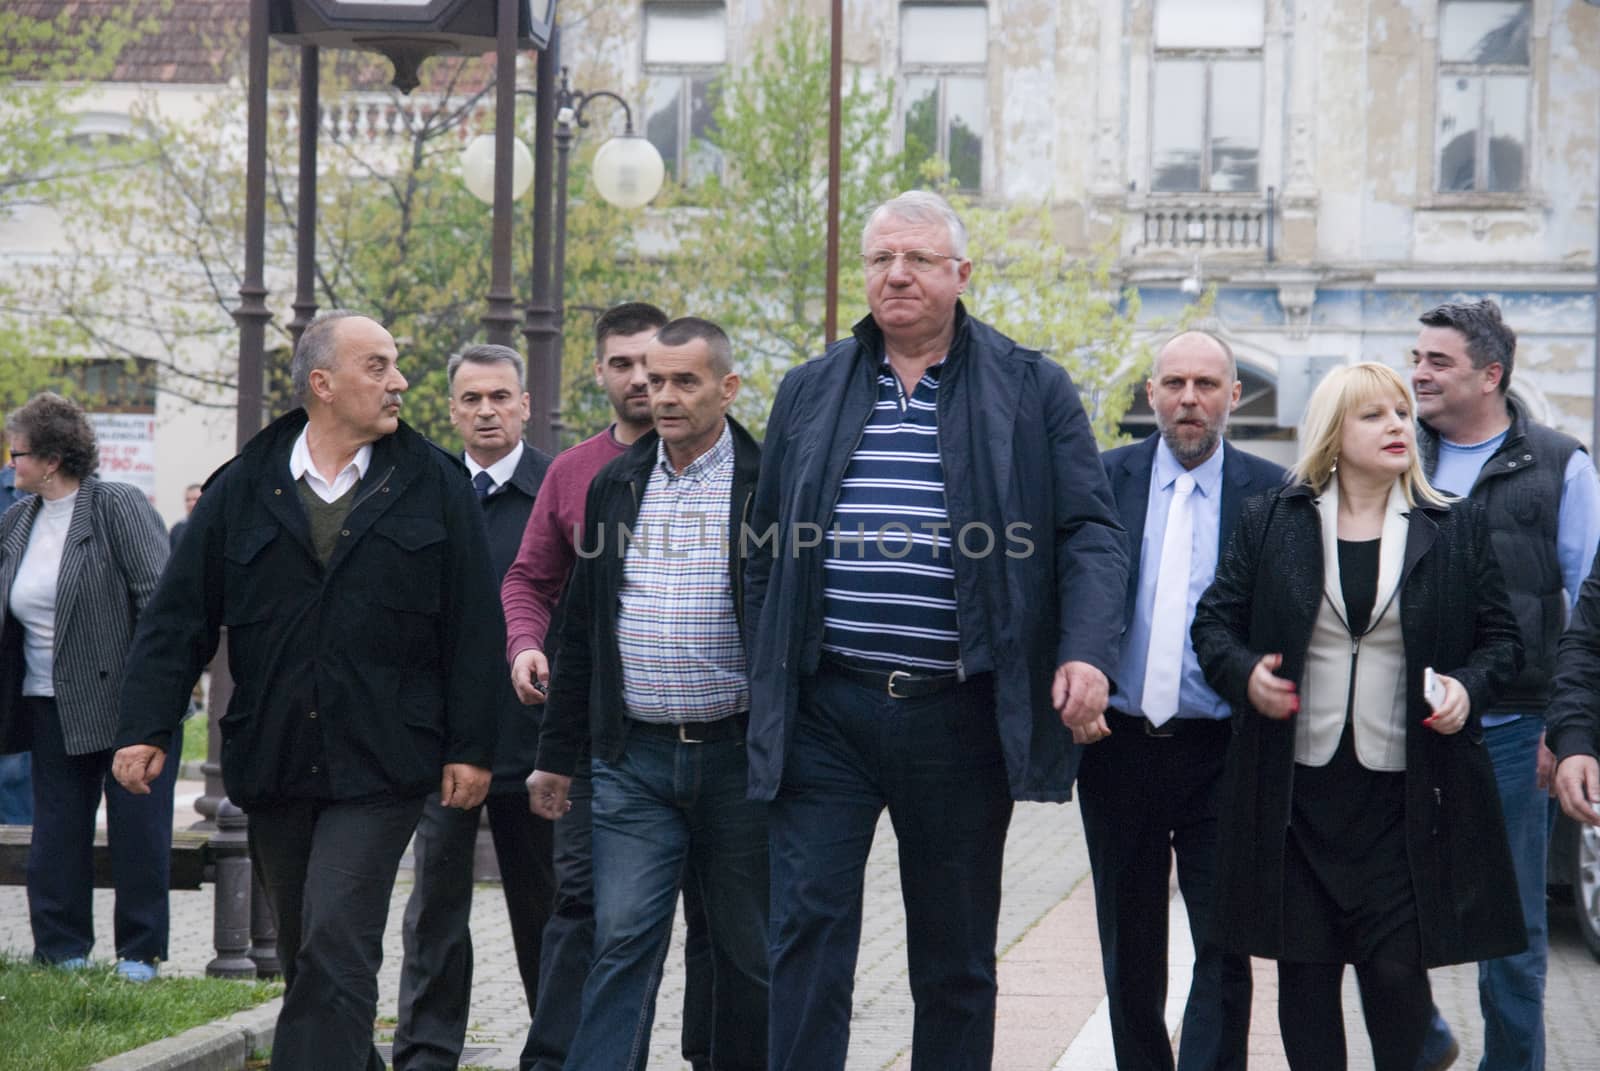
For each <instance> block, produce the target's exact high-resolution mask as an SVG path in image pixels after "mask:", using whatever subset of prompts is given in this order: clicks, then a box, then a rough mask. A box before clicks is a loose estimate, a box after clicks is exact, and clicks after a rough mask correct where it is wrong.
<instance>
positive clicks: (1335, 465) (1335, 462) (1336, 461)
mask: <svg viewBox="0 0 1600 1071" xmlns="http://www.w3.org/2000/svg"><path fill="white" fill-rule="evenodd" d="M1328 471H1329V472H1338V471H1339V455H1338V454H1334V455H1333V467H1332V468H1330V469H1329V470H1328Z"/></svg>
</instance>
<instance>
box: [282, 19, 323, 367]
mask: <svg viewBox="0 0 1600 1071" xmlns="http://www.w3.org/2000/svg"><path fill="white" fill-rule="evenodd" d="M318 56H319V53H318V52H317V49H316V48H315V47H313V46H307V47H305V48H302V49H301V50H300V193H299V198H300V203H299V204H298V205H296V206H295V210H296V211H295V235H294V248H295V290H294V319H292V320H290V321H289V334H290V335H291V336H293V338H294V340H295V341H296V342H299V341H300V336H301V334H302V333H304V332H305V329H306V328H307V327H308V326H309V325H310V324H311V321H312V320H314V319H315V318H316V315H317V135H318V134H320V133H321V132H322V104H321V102H320V101H319V100H318V93H319V88H318V76H319V71H318Z"/></svg>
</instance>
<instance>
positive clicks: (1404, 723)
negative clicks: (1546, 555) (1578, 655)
mask: <svg viewBox="0 0 1600 1071" xmlns="http://www.w3.org/2000/svg"><path fill="white" fill-rule="evenodd" d="M1301 441H1302V442H1303V443H1304V445H1305V449H1306V453H1305V456H1304V457H1303V458H1302V459H1301V461H1300V463H1299V464H1298V465H1296V466H1295V468H1294V470H1293V472H1292V477H1293V478H1292V480H1291V482H1290V485H1289V486H1288V487H1286V488H1284V489H1283V490H1281V491H1275V492H1272V493H1271V494H1268V495H1264V496H1261V497H1258V498H1255V499H1252V500H1251V501H1250V502H1248V503H1246V505H1245V508H1244V513H1243V515H1242V516H1241V518H1240V521H1239V526H1238V528H1237V529H1236V531H1235V534H1234V538H1233V541H1232V543H1231V544H1230V546H1229V548H1228V550H1227V552H1226V553H1225V554H1224V556H1223V560H1222V562H1221V563H1220V564H1219V566H1218V569H1217V577H1216V581H1215V583H1214V584H1213V585H1212V586H1211V588H1210V589H1209V590H1208V591H1207V592H1206V594H1205V595H1204V597H1203V598H1202V599H1201V601H1200V605H1199V609H1198V611H1197V613H1196V615H1195V621H1194V628H1193V638H1194V646H1195V653H1196V654H1197V655H1198V656H1199V659H1200V665H1201V667H1202V668H1203V669H1204V670H1205V673H1206V678H1207V680H1208V681H1209V682H1210V683H1211V685H1212V687H1214V688H1215V689H1216V690H1217V691H1218V693H1220V694H1221V695H1222V696H1223V697H1224V698H1225V699H1227V700H1228V701H1229V702H1230V703H1231V704H1232V706H1233V709H1234V719H1235V732H1234V735H1233V738H1232V741H1231V744H1230V750H1229V754H1228V765H1227V772H1226V774H1225V775H1224V781H1223V790H1222V809H1221V821H1222V834H1221V838H1220V844H1219V848H1218V873H1217V880H1218V890H1217V895H1216V898H1215V903H1216V904H1217V918H1216V936H1217V939H1218V940H1219V943H1221V944H1222V945H1223V947H1224V948H1226V949H1227V950H1229V951H1235V952H1241V953H1248V954H1251V955H1256V956H1262V957H1266V958H1270V959H1276V960H1278V979H1279V998H1278V999H1279V1004H1278V1007H1279V1016H1278V1018H1279V1025H1280V1027H1281V1030H1282V1034H1283V1042H1284V1050H1285V1053H1286V1054H1287V1056H1288V1058H1289V1066H1290V1067H1291V1068H1293V1069H1294V1071H1323V1069H1342V1068H1343V1067H1345V1038H1344V1025H1343V1017H1342V1011H1341V1008H1340V985H1341V979H1342V977H1343V974H1344V968H1345V965H1346V964H1354V965H1355V967H1356V975H1357V980H1358V981H1359V983H1360V989H1361V995H1362V1004H1363V1007H1364V1010H1365V1013H1366V1021H1367V1031H1368V1034H1369V1035H1370V1036H1371V1039H1372V1049H1373V1055H1374V1060H1375V1063H1376V1066H1377V1068H1378V1071H1412V1069H1413V1068H1414V1067H1415V1065H1416V1061H1417V1056H1418V1053H1419V1052H1420V1050H1421V1045H1422V1039H1423V1036H1424V1033H1425V1031H1426V1028H1427V1024H1428V1019H1429V1016H1430V1015H1431V1009H1432V995H1431V992H1430V990H1429V987H1428V976H1427V968H1429V967H1436V966H1440V965H1442V964H1446V963H1462V962H1470V961H1473V960H1480V959H1488V958H1492V957H1495V956H1501V955H1506V954H1507V953H1510V952H1514V951H1516V950H1518V949H1520V948H1521V947H1522V945H1523V942H1524V939H1525V937H1524V934H1523V930H1522V925H1521V919H1520V915H1519V913H1518V910H1517V906H1516V905H1517V897H1516V885H1515V881H1514V878H1513V876H1512V870H1511V860H1510V856H1509V853H1508V851H1507V848H1506V840H1505V831H1504V826H1503V824H1502V821H1501V817H1500V811H1499V807H1498V805H1497V804H1496V802H1495V801H1496V796H1495V788H1494V775H1493V772H1492V770H1491V768H1490V765H1489V760H1488V756H1487V755H1486V754H1485V751H1484V748H1483V728H1482V726H1481V724H1480V723H1479V720H1478V719H1479V712H1480V711H1481V710H1483V709H1484V708H1485V707H1486V706H1487V705H1488V704H1489V702H1490V701H1491V700H1492V699H1493V697H1494V695H1495V693H1496V692H1497V691H1498V690H1499V689H1501V688H1503V687H1504V686H1505V685H1506V684H1507V683H1509V682H1510V681H1511V679H1512V678H1513V677H1514V676H1515V675H1516V673H1517V670H1518V668H1519V667H1520V665H1521V662H1522V651H1521V645H1520V641H1519V640H1518V634H1517V626H1516V621H1515V619H1514V618H1513V616H1512V613H1511V609H1510V605H1509V603H1508V601H1507V597H1506V593H1505V585H1504V583H1503V581H1502V580H1501V576H1500V569H1499V566H1498V565H1497V563H1496V562H1495V560H1494V556H1493V553H1492V551H1491V550H1490V546H1489V540H1488V535H1487V531H1486V529H1485V527H1484V524H1483V521H1482V517H1481V511H1480V510H1479V508H1478V507H1476V506H1473V505H1470V504H1467V503H1463V502H1451V501H1449V500H1447V499H1446V498H1445V497H1444V496H1442V495H1440V494H1439V493H1438V492H1436V491H1435V490H1433V488H1431V487H1430V486H1429V485H1428V481H1427V479H1426V478H1425V477H1424V476H1423V473H1422V469H1421V466H1420V465H1419V463H1418V458H1417V449H1416V436H1415V431H1414V417H1413V413H1412V408H1411V400H1410V396H1409V395H1408V393H1407V392H1406V387H1405V384H1404V382H1403V381H1402V380H1401V379H1400V377H1399V376H1398V375H1397V374H1396V373H1395V372H1394V371H1393V370H1391V369H1389V368H1388V367H1386V366H1384V365H1381V364H1371V363H1369V364H1357V365H1351V366H1348V367H1345V368H1341V369H1338V370H1337V371H1335V372H1333V373H1332V374H1330V375H1329V376H1328V377H1327V379H1325V380H1324V381H1323V383H1322V384H1321V385H1320V386H1319V387H1318V388H1317V390H1316V392H1315V393H1314V394H1313V395H1312V398H1311V402H1310V404H1309V406H1308V408H1307V414H1306V422H1305V427H1304V429H1303V430H1302V438H1301ZM1428 670H1432V671H1434V674H1435V675H1436V677H1437V682H1438V685H1439V690H1438V692H1437V693H1436V694H1435V697H1434V699H1433V701H1432V702H1430V700H1429V699H1428V698H1427V696H1426V695H1425V690H1424V680H1425V675H1426V673H1427V671H1428Z"/></svg>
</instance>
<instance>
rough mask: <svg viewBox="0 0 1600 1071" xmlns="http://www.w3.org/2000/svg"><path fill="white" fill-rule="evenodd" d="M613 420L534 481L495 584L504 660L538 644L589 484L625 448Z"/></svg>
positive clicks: (579, 526) (572, 555) (562, 580)
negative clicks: (521, 525) (517, 536)
mask: <svg viewBox="0 0 1600 1071" xmlns="http://www.w3.org/2000/svg"><path fill="white" fill-rule="evenodd" d="M614 427H615V425H613V427H611V428H607V429H606V430H605V431H602V432H601V433H600V434H598V435H594V436H591V437H589V438H587V439H585V440H583V442H581V443H579V444H578V445H577V446H574V447H572V449H570V450H565V451H563V452H562V453H561V454H560V456H558V457H557V458H556V459H555V460H554V461H552V462H551V463H550V469H549V471H547V472H546V473H545V474H544V482H543V483H541V484H540V485H539V497H538V498H536V499H534V501H533V512H532V513H530V514H528V527H527V528H526V529H524V530H523V533H522V546H521V547H519V548H518V550H517V557H516V560H515V561H513V562H512V563H511V568H509V569H507V570H506V577H505V580H504V581H503V582H502V583H501V585H500V604H501V606H503V607H504V608H505V613H506V661H507V663H510V662H514V661H516V657H517V655H518V654H520V653H521V652H523V651H526V650H528V649H529V648H537V649H538V650H541V651H542V650H544V641H545V633H546V632H547V631H549V628H550V615H551V614H552V613H553V612H554V611H555V608H556V603H557V602H558V601H559V600H560V598H561V592H562V590H563V589H564V588H565V587H566V586H567V578H568V577H569V576H571V575H572V566H573V563H574V562H576V561H577V560H578V555H577V551H576V550H575V549H574V547H575V546H576V539H577V537H578V536H579V535H580V534H581V533H582V531H583V507H584V501H585V499H587V497H588V494H589V484H590V483H591V482H593V480H594V477H595V473H597V472H599V471H600V470H601V469H603V468H605V466H606V462H608V461H610V460H611V459H612V458H614V457H618V456H620V455H621V454H623V453H625V452H626V451H627V449H628V448H627V447H626V446H624V445H623V444H621V443H619V442H617V440H616V437H615V436H614V435H613V434H612V431H613V429H614Z"/></svg>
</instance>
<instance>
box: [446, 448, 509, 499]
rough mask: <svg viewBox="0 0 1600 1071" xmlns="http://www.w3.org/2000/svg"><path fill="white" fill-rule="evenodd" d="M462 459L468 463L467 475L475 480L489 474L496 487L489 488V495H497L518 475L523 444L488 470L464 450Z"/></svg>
mask: <svg viewBox="0 0 1600 1071" xmlns="http://www.w3.org/2000/svg"><path fill="white" fill-rule="evenodd" d="M461 459H462V460H463V461H465V462H466V463H467V474H468V475H470V476H472V477H473V478H477V475H478V473H480V472H487V473H488V474H489V479H491V480H493V481H494V486H493V487H491V488H489V493H490V494H491V495H497V494H499V493H500V491H501V489H502V488H503V487H505V485H506V484H507V483H509V482H510V480H511V477H513V476H515V475H516V474H517V466H518V465H520V464H521V463H522V443H520V442H519V443H517V445H516V446H515V447H513V448H512V450H511V452H510V453H509V454H507V455H506V456H505V457H503V458H501V459H500V460H499V461H496V462H495V463H494V464H493V465H490V466H489V467H488V468H484V467H483V466H482V465H480V464H478V463H477V462H476V461H474V460H472V455H471V454H469V453H467V452H466V451H464V450H463V451H462V452H461Z"/></svg>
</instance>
